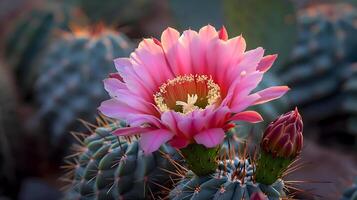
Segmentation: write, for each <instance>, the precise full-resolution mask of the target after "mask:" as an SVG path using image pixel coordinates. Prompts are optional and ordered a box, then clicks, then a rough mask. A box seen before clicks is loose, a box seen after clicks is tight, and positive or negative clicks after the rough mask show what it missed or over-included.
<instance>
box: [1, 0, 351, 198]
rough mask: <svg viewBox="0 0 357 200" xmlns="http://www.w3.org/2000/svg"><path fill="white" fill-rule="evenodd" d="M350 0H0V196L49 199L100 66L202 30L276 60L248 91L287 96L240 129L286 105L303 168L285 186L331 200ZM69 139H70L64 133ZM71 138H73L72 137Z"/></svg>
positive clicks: (93, 112)
mask: <svg viewBox="0 0 357 200" xmlns="http://www.w3.org/2000/svg"><path fill="white" fill-rule="evenodd" d="M356 5H357V1H355V0H349V1H347V0H346V1H342V0H336V1H333V0H331V1H327V0H316V1H315V0H290V1H289V0H223V1H214V0H194V1H188V0H187V1H184V0H106V1H101V0H62V1H59V0H32V1H29V0H1V1H0V52H1V56H0V199H1V200H5V199H6V200H7V199H20V200H37V199H49V200H52V199H54V200H57V199H61V198H62V196H63V192H62V191H63V190H61V188H63V187H64V186H65V185H66V184H67V183H66V182H65V181H62V179H61V177H62V176H63V169H61V166H63V165H64V159H65V157H66V156H68V155H70V154H71V146H72V144H73V143H75V141H76V140H75V137H74V136H73V135H75V136H77V137H79V136H81V135H86V134H89V131H88V129H87V128H88V126H91V125H90V124H95V123H96V117H97V116H98V113H97V109H96V108H97V107H98V105H99V104H100V102H101V101H102V100H104V99H107V98H108V96H107V94H106V92H105V91H104V89H103V85H102V80H103V79H104V78H105V77H106V76H107V75H108V74H109V73H111V72H114V65H113V62H112V60H113V59H114V58H117V57H123V56H128V55H129V54H130V52H131V51H132V50H133V49H135V47H136V46H137V44H138V42H139V41H140V40H141V39H142V38H145V37H156V38H160V34H161V32H162V31H163V30H164V29H165V28H167V27H168V26H171V27H174V28H176V29H179V30H181V31H182V30H185V29H187V28H191V29H193V30H198V29H199V28H200V27H202V26H204V25H207V24H211V25H214V26H215V27H216V28H217V29H219V28H220V27H221V26H222V25H224V26H225V27H226V29H227V30H228V32H229V34H230V36H231V37H233V36H236V35H240V34H242V35H243V36H244V37H245V39H246V41H247V44H248V49H252V48H256V47H258V46H262V47H263V48H265V49H266V54H272V53H277V54H279V57H278V61H277V62H276V64H275V66H274V67H273V68H272V69H271V71H270V72H269V73H268V75H266V77H265V78H264V80H263V81H262V83H261V84H260V86H259V87H262V88H265V87H267V86H270V85H280V84H286V85H288V86H289V87H291V91H290V92H289V93H288V94H287V95H286V96H285V97H284V98H281V99H279V100H276V101H274V102H271V103H268V104H264V105H261V106H258V107H255V109H256V110H258V111H259V112H261V113H262V115H263V117H264V119H265V122H263V123H261V124H259V125H258V126H254V127H253V126H250V125H244V127H242V128H241V133H240V134H242V135H248V134H250V135H253V136H252V137H253V138H255V139H256V140H259V138H260V136H261V134H262V131H263V130H264V127H265V126H266V124H267V123H269V122H270V121H272V120H273V119H275V118H276V117H277V116H278V115H280V114H283V113H284V112H286V111H288V110H289V109H292V108H294V107H295V106H298V108H299V110H300V112H301V113H302V116H303V118H304V123H305V131H304V136H305V138H306V139H305V141H306V142H305V147H304V152H303V155H302V159H301V162H302V163H304V167H303V168H302V169H300V170H298V171H296V172H295V173H293V174H292V175H291V176H290V177H289V178H290V179H291V180H299V181H300V180H302V182H301V183H299V187H300V188H302V189H304V190H305V191H306V193H308V194H313V196H312V195H306V196H304V197H301V198H302V199H340V198H341V195H342V192H343V191H344V190H345V189H346V188H347V187H349V186H350V185H351V184H352V181H353V179H354V177H355V176H357V10H356V9H357V8H356V7H355V6H356ZM71 132H72V133H81V134H70V133H71ZM79 139H80V138H79Z"/></svg>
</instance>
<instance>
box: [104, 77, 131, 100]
mask: <svg viewBox="0 0 357 200" xmlns="http://www.w3.org/2000/svg"><path fill="white" fill-rule="evenodd" d="M103 82H104V88H105V90H106V91H107V92H108V93H109V95H110V96H111V97H116V96H118V94H117V93H116V91H117V90H118V89H127V87H126V85H125V83H123V82H121V81H119V80H118V79H116V78H107V79H104V81H103Z"/></svg>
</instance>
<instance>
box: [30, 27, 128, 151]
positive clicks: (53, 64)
mask: <svg viewBox="0 0 357 200" xmlns="http://www.w3.org/2000/svg"><path fill="white" fill-rule="evenodd" d="M131 51H132V46H131V43H130V42H129V40H128V39H127V37H126V36H125V35H123V34H120V33H117V32H115V31H112V30H109V29H107V28H105V27H104V26H102V25H98V26H94V27H92V28H90V29H80V28H78V29H74V32H73V33H64V34H63V35H62V37H61V38H60V39H58V41H56V42H54V43H53V44H52V45H51V46H50V48H49V51H48V52H47V53H46V55H45V58H44V59H43V62H41V64H40V66H39V69H40V71H41V73H40V74H39V77H38V79H37V81H36V83H35V88H34V97H35V102H36V103H37V105H38V110H39V111H38V115H37V116H38V117H37V118H36V119H35V120H38V121H40V120H44V121H46V124H47V125H48V127H47V128H48V129H49V131H50V133H51V139H52V142H53V143H54V144H55V145H57V146H58V145H59V146H61V142H63V141H62V140H63V139H65V140H66V139H67V140H68V138H69V137H64V136H66V135H68V136H69V134H67V132H69V131H80V130H81V129H80V126H78V125H79V124H78V123H77V119H83V120H86V121H90V122H93V121H94V117H95V115H96V113H97V109H96V107H97V106H98V105H99V103H100V102H101V101H103V100H104V99H105V98H106V97H107V94H106V92H105V91H104V90H103V89H102V80H103V79H104V78H105V77H106V76H107V74H109V73H111V72H112V70H114V69H113V67H112V66H113V59H114V58H117V57H125V56H128V55H129V53H130V52H131Z"/></svg>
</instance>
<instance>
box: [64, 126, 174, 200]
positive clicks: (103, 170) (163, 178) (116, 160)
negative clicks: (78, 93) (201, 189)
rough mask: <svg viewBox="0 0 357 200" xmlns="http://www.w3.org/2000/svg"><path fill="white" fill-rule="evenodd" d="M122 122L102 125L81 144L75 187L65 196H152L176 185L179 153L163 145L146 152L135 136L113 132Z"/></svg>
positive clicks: (80, 197) (105, 197)
mask: <svg viewBox="0 0 357 200" xmlns="http://www.w3.org/2000/svg"><path fill="white" fill-rule="evenodd" d="M119 127H120V124H111V125H109V126H107V127H100V128H97V129H96V130H95V133H94V134H93V135H91V136H89V137H87V138H86V139H85V141H84V143H83V144H84V146H82V147H80V148H79V149H80V152H78V155H79V156H78V158H76V159H75V160H77V163H76V164H75V166H74V167H75V169H74V179H73V183H72V186H71V188H70V190H69V192H68V194H67V197H66V198H65V199H68V200H75V199H87V200H91V199H93V200H94V199H98V200H101V199H106V200H109V199H113V200H114V199H138V200H139V199H149V198H151V197H158V196H160V195H163V194H165V193H167V191H165V188H166V189H168V188H170V185H172V184H173V180H174V179H171V176H172V175H173V174H171V173H173V172H174V170H175V164H173V163H172V162H171V161H170V160H171V159H173V160H175V161H176V162H178V163H180V159H181V157H180V156H179V154H177V152H176V151H175V150H174V149H173V148H171V147H169V146H167V145H163V146H162V147H161V148H160V151H156V152H154V153H151V154H149V155H144V154H143V151H141V150H140V149H139V145H138V140H137V139H135V138H131V139H124V138H118V137H117V136H114V135H112V134H111V132H112V131H113V130H115V129H117V128H119Z"/></svg>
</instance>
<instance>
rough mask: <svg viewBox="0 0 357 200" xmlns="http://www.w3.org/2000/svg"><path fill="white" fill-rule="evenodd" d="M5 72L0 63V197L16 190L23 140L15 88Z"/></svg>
mask: <svg viewBox="0 0 357 200" xmlns="http://www.w3.org/2000/svg"><path fill="white" fill-rule="evenodd" d="M7 70H8V69H6V68H5V66H4V65H3V64H2V63H0V196H1V195H2V194H4V193H5V194H7V195H8V194H9V193H11V192H14V190H16V188H15V187H14V184H15V183H16V165H17V162H18V161H19V160H20V158H19V157H18V155H17V154H18V151H19V148H20V147H21V145H22V143H21V142H20V141H21V139H22V138H23V136H21V135H20V134H21V130H20V126H19V125H20V124H21V123H20V122H19V121H18V120H19V119H18V116H17V113H16V111H17V98H16V96H15V92H14V91H15V88H14V87H13V84H12V83H13V81H12V80H11V78H10V75H9V73H8V71H7ZM15 158H17V159H15ZM2 190H4V191H2Z"/></svg>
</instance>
